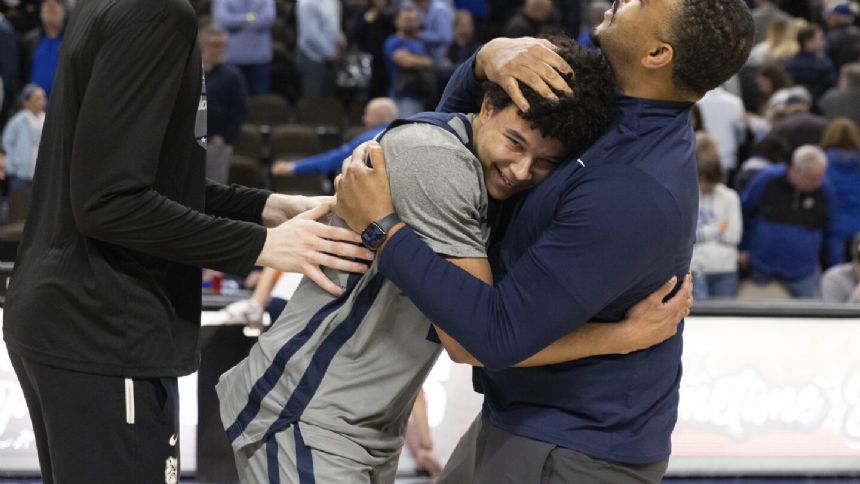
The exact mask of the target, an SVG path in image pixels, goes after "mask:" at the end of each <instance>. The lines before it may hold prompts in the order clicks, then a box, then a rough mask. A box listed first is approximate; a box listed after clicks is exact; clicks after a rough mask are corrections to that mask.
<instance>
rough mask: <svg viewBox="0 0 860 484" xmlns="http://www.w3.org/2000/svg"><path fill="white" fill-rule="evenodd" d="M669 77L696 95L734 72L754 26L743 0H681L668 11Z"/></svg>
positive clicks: (750, 41)
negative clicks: (672, 56) (672, 57)
mask: <svg viewBox="0 0 860 484" xmlns="http://www.w3.org/2000/svg"><path fill="white" fill-rule="evenodd" d="M672 16H673V18H672V27H671V28H670V29H671V30H670V32H669V37H670V38H669V39H666V40H667V41H669V42H670V43H671V44H672V48H673V49H674V59H673V62H672V80H673V81H674V82H675V85H676V86H677V87H678V88H679V89H681V90H683V91H686V92H689V93H691V94H695V95H697V96H699V97H701V96H703V95H704V94H705V93H706V92H708V91H710V90H711V89H713V88H715V87H717V86H719V85H720V84H722V83H723V82H725V81H726V80H728V79H729V78H730V77H732V75H734V73H735V72H737V71H738V70H739V69H740V68H741V67H743V65H744V63H745V62H746V61H747V58H749V54H750V49H752V45H753V33H754V32H755V27H754V24H753V19H752V14H751V13H750V9H749V7H747V5H746V3H744V2H743V0H685V1H683V2H678V6H677V7H676V8H675V10H674V11H673V12H672Z"/></svg>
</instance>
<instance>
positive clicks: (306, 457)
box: [272, 425, 316, 484]
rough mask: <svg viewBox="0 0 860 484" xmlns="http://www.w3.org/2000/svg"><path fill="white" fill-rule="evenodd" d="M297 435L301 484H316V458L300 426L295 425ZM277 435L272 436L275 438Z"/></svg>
mask: <svg viewBox="0 0 860 484" xmlns="http://www.w3.org/2000/svg"><path fill="white" fill-rule="evenodd" d="M293 429H295V430H294V432H295V435H296V467H298V471H299V484H316V479H315V478H314V456H313V454H311V449H310V448H309V447H308V446H307V445H305V439H304V437H302V432H301V430H299V426H298V425H293ZM274 436H275V434H272V437H274Z"/></svg>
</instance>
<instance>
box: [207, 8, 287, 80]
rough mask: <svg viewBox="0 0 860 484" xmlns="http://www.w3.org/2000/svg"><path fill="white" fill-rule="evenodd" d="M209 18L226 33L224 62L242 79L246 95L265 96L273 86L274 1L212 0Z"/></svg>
mask: <svg viewBox="0 0 860 484" xmlns="http://www.w3.org/2000/svg"><path fill="white" fill-rule="evenodd" d="M212 17H213V21H214V22H215V24H216V25H218V26H220V27H222V28H223V29H224V30H226V31H227V56H226V58H225V61H226V62H227V63H229V64H232V65H234V66H236V68H238V69H239V71H241V72H242V75H243V76H245V82H246V83H247V85H248V94H249V95H251V96H258V95H261V94H268V93H269V91H270V88H271V83H272V81H271V69H272V23H273V22H274V21H275V0H215V2H214V3H213V4H212Z"/></svg>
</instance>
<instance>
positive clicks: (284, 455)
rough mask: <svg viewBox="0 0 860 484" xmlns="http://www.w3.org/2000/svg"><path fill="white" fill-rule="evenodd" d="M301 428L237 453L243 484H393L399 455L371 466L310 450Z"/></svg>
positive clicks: (278, 434) (289, 429) (287, 431)
mask: <svg viewBox="0 0 860 484" xmlns="http://www.w3.org/2000/svg"><path fill="white" fill-rule="evenodd" d="M297 429H298V427H297V426H295V425H293V426H291V427H289V428H287V429H286V430H283V431H281V432H277V433H276V434H274V436H273V437H272V438H270V440H269V441H268V442H260V443H257V444H253V445H248V446H246V447H243V448H242V449H239V450H238V451H235V452H234V457H235V458H236V468H237V470H238V471H239V480H240V481H241V482H242V483H243V484H267V483H268V484H275V483H277V484H305V483H317V484H325V483H341V482H343V483H350V484H353V483H354V484H392V483H393V482H394V477H395V474H396V473H397V463H398V461H399V457H400V456H399V455H397V456H394V457H393V458H391V459H390V460H389V461H388V462H386V463H385V464H383V465H380V466H371V465H367V464H362V463H360V462H356V461H354V460H352V459H347V458H346V457H342V456H339V455H334V454H329V453H327V452H322V451H319V450H317V449H312V448H310V447H307V446H306V445H305V443H304V441H303V440H302V437H301V433H299V432H298V430H297Z"/></svg>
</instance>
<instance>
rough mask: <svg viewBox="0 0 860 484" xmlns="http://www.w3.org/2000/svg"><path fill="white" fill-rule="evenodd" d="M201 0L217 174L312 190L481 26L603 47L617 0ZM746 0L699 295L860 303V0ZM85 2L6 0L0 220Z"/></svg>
mask: <svg viewBox="0 0 860 484" xmlns="http://www.w3.org/2000/svg"><path fill="white" fill-rule="evenodd" d="M189 1H190V3H191V5H192V6H193V7H194V8H195V9H196V11H197V13H198V16H199V19H200V29H199V38H198V43H199V46H200V51H201V61H202V63H203V66H204V71H205V73H206V98H207V109H208V145H209V150H208V160H207V175H208V176H209V177H210V178H212V179H214V180H217V181H221V182H237V183H241V184H245V185H248V186H262V187H268V188H271V189H273V190H276V191H282V192H292V193H306V194H324V193H328V192H329V191H330V180H331V178H332V177H333V176H334V175H335V174H336V173H337V170H338V169H339V166H340V162H341V160H342V159H343V158H344V156H345V155H346V154H347V153H350V152H351V150H352V149H353V148H354V147H355V146H357V145H358V144H360V143H361V142H363V141H366V140H368V139H371V138H373V137H374V136H375V135H376V134H378V133H379V132H381V131H382V130H384V129H385V127H386V126H387V125H388V123H390V122H391V121H392V120H393V119H395V118H396V117H405V116H408V115H411V114H413V113H416V112H419V111H422V110H427V109H432V108H433V107H434V106H435V104H436V102H437V100H438V98H439V96H440V94H441V92H442V90H443V89H444V87H445V83H446V82H447V80H448V78H449V77H450V75H451V74H452V72H453V71H454V69H456V67H457V66H458V65H460V64H461V63H462V62H464V61H466V60H467V59H469V57H470V56H471V55H473V54H474V53H475V52H476V51H477V50H478V49H479V48H480V46H481V45H482V43H483V42H486V41H487V40H489V39H491V38H494V37H497V36H508V37H518V36H541V35H545V34H550V33H552V32H554V31H563V32H566V33H567V34H568V35H570V36H572V37H574V38H577V39H578V41H579V42H580V43H582V44H584V45H586V46H589V47H593V44H592V41H591V37H590V35H589V34H590V32H591V29H592V27H593V26H594V25H596V24H598V23H600V22H601V21H602V19H603V16H604V12H605V11H606V10H607V9H608V8H610V6H611V5H610V3H609V2H606V1H604V0H189ZM748 3H749V6H750V8H751V9H752V11H753V16H754V19H755V26H756V42H757V45H756V46H755V47H754V49H753V50H752V53H751V55H750V57H749V60H748V62H747V64H746V66H745V67H744V68H743V69H742V70H741V71H740V72H739V73H738V75H737V76H735V77H734V78H733V79H732V80H730V81H729V82H728V83H726V84H725V85H723V86H722V87H720V88H717V89H715V90H713V91H711V92H710V93H708V94H707V95H706V96H705V97H704V98H703V99H702V100H701V101H700V102H699V103H698V104H697V106H696V109H695V110H694V116H693V120H692V122H693V125H694V127H695V129H696V130H697V131H698V135H697V140H698V147H697V158H698V162H699V175H700V176H699V178H700V179H699V182H700V195H701V197H700V209H699V227H698V241H697V244H696V247H695V252H694V257H693V266H692V271H693V273H694V276H695V280H696V284H695V288H696V292H697V297H698V298H699V299H703V298H708V297H738V296H739V295H740V296H741V297H745V295H746V296H751V297H755V296H756V295H758V294H765V295H766V296H767V297H774V296H783V297H795V298H823V299H824V300H827V301H837V300H839V301H848V300H853V301H857V300H858V299H860V255H858V252H860V239H858V238H857V237H856V236H855V234H857V233H858V232H860V130H858V124H860V21H858V14H860V4H858V1H857V0H782V1H779V0H774V1H768V0H749V1H748ZM74 4H75V2H74V1H71V0H65V1H63V0H0V83H2V86H0V97H2V102H0V104H2V111H0V127H2V153H0V168H2V169H0V179H2V182H0V190H2V203H0V220H2V221H3V222H7V223H13V224H14V223H17V222H20V221H21V219H22V218H23V214H25V213H26V205H27V203H28V199H27V194H28V191H29V185H30V183H31V180H32V175H33V170H34V167H35V163H36V154H37V152H38V145H39V139H40V136H41V129H42V125H43V123H44V119H45V110H46V105H47V106H49V104H48V103H47V102H48V100H49V99H50V95H51V85H52V82H53V78H54V74H55V70H56V64H57V57H58V54H59V50H60V47H61V44H62V39H63V30H64V26H65V25H66V22H67V20H68V18H69V16H70V15H74ZM714 48H719V46H714ZM834 281H836V282H834ZM837 282H838V283H837ZM837 287H838V290H837V289H836V288H837ZM757 291H764V292H757Z"/></svg>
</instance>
